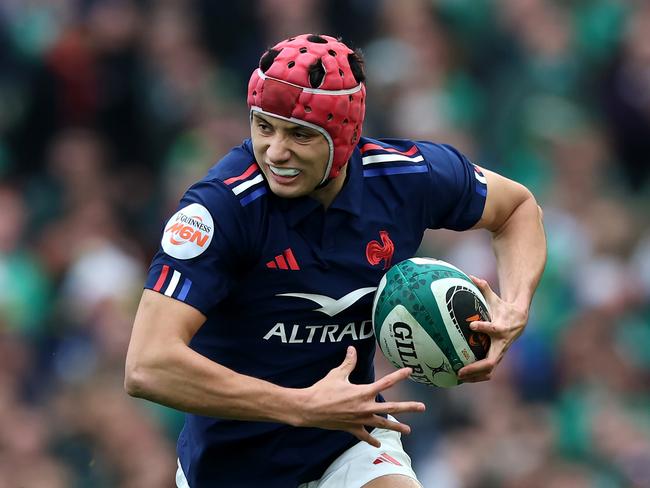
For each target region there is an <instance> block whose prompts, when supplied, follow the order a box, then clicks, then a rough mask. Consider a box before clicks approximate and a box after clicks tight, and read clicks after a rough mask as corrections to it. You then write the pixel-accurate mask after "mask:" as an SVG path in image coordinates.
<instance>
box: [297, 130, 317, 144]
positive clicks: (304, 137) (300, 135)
mask: <svg viewBox="0 0 650 488" xmlns="http://www.w3.org/2000/svg"><path fill="white" fill-rule="evenodd" d="M293 137H294V138H295V139H296V140H297V141H300V142H305V141H309V140H310V139H311V138H312V137H314V135H313V134H312V133H311V132H304V131H296V132H294V133H293Z"/></svg>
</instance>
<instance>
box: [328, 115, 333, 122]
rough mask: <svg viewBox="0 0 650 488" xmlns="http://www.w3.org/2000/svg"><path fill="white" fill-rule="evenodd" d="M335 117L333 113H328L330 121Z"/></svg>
mask: <svg viewBox="0 0 650 488" xmlns="http://www.w3.org/2000/svg"><path fill="white" fill-rule="evenodd" d="M333 118H334V115H332V114H327V121H328V122H329V121H330V120H332V119H333Z"/></svg>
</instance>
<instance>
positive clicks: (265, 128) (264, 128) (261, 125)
mask: <svg viewBox="0 0 650 488" xmlns="http://www.w3.org/2000/svg"><path fill="white" fill-rule="evenodd" d="M257 128H258V129H259V131H260V132H262V133H263V134H270V133H271V132H273V128H272V127H271V126H270V125H269V124H267V123H266V122H264V121H263V120H259V119H258V121H257Z"/></svg>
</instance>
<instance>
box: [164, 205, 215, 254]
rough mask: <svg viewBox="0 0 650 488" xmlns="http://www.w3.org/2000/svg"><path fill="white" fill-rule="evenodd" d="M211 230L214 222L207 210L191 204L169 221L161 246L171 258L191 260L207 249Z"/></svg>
mask: <svg viewBox="0 0 650 488" xmlns="http://www.w3.org/2000/svg"><path fill="white" fill-rule="evenodd" d="M213 230H214V222H213V220H212V215H210V212H208V209H207V208H205V207H204V206H203V205H200V204H198V203H192V204H190V205H188V206H187V207H185V208H182V209H181V210H179V211H178V212H176V213H175V214H174V215H173V216H172V218H171V219H169V221H168V222H167V224H166V225H165V231H164V232H163V237H162V242H161V245H162V248H163V250H164V251H165V252H166V253H167V254H169V255H170V256H172V257H175V258H177V259H192V258H195V257H197V256H199V255H200V254H202V253H203V252H204V251H205V250H206V249H207V248H208V246H209V245H210V241H212V234H213Z"/></svg>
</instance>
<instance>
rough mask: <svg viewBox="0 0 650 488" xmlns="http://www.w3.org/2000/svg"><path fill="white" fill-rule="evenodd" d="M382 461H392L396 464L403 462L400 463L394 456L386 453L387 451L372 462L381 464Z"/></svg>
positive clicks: (400, 464) (399, 464)
mask: <svg viewBox="0 0 650 488" xmlns="http://www.w3.org/2000/svg"><path fill="white" fill-rule="evenodd" d="M381 463H391V464H394V465H395V466H402V463H400V462H399V461H398V460H397V459H395V458H394V457H393V456H390V455H388V454H386V453H385V452H382V453H381V454H380V455H379V457H378V458H377V459H375V460H374V461H373V462H372V464H381Z"/></svg>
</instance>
